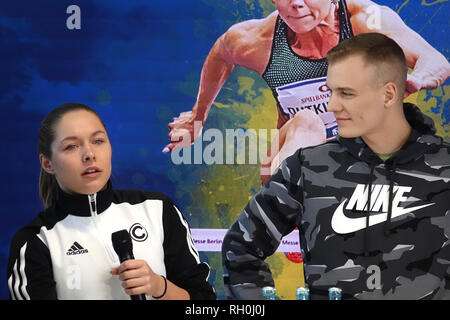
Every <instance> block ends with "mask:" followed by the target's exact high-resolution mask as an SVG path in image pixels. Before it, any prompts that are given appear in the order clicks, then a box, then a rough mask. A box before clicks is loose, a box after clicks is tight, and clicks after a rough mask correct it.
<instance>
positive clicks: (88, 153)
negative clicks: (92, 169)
mask: <svg viewBox="0 0 450 320" xmlns="http://www.w3.org/2000/svg"><path fill="white" fill-rule="evenodd" d="M90 160H95V154H94V152H93V151H92V149H91V148H86V149H85V150H84V153H83V161H90Z"/></svg>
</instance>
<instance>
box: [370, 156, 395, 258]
mask: <svg viewBox="0 0 450 320" xmlns="http://www.w3.org/2000/svg"><path fill="white" fill-rule="evenodd" d="M375 166H376V165H375V164H372V165H371V166H370V174H369V182H368V185H369V187H368V191H367V193H368V198H367V210H366V228H365V230H364V256H366V257H368V256H369V232H368V230H369V218H370V209H371V207H372V202H371V200H372V178H373V172H374V169H375ZM396 166H397V163H396V161H395V159H394V160H393V161H392V165H390V166H389V167H388V166H386V172H387V173H386V178H387V179H388V180H389V202H388V213H387V219H386V222H385V223H384V235H385V236H388V235H389V233H390V225H391V219H392V201H393V196H394V174H395V170H396Z"/></svg>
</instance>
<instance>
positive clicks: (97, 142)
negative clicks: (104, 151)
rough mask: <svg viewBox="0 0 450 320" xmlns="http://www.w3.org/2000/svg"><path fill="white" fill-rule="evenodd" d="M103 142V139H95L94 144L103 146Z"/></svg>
mask: <svg viewBox="0 0 450 320" xmlns="http://www.w3.org/2000/svg"><path fill="white" fill-rule="evenodd" d="M103 142H104V141H103V140H102V139H95V141H94V144H102V143H103Z"/></svg>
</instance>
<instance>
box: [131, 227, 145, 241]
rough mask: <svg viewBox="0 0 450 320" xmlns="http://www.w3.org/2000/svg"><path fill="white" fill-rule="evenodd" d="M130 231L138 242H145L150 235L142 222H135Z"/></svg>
mask: <svg viewBox="0 0 450 320" xmlns="http://www.w3.org/2000/svg"><path fill="white" fill-rule="evenodd" d="M129 233H130V236H131V239H133V240H134V241H138V242H143V241H145V240H147V237H148V233H147V230H145V228H144V227H143V226H142V225H141V224H140V223H135V224H133V225H132V226H131V228H130V231H129Z"/></svg>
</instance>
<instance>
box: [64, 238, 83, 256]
mask: <svg viewBox="0 0 450 320" xmlns="http://www.w3.org/2000/svg"><path fill="white" fill-rule="evenodd" d="M83 253H88V249H85V248H83V247H82V246H81V245H80V244H79V243H78V242H76V241H75V242H74V243H73V245H72V246H71V247H70V249H69V250H67V252H66V254H67V255H68V256H72V255H75V254H83Z"/></svg>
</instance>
